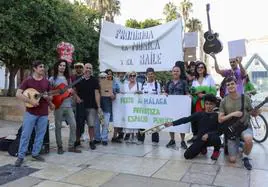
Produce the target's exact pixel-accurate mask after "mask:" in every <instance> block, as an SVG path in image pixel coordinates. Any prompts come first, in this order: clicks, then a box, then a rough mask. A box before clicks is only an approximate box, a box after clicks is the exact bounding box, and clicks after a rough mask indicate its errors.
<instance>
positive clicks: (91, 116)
mask: <svg viewBox="0 0 268 187" xmlns="http://www.w3.org/2000/svg"><path fill="white" fill-rule="evenodd" d="M85 110H86V111H85V112H86V121H87V126H88V127H95V123H96V118H97V110H96V109H95V108H86V109H85Z"/></svg>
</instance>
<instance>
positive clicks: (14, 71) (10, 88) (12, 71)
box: [7, 67, 19, 96]
mask: <svg viewBox="0 0 268 187" xmlns="http://www.w3.org/2000/svg"><path fill="white" fill-rule="evenodd" d="M7 68H8V70H9V85H8V91H7V96H15V76H16V74H17V72H18V70H19V69H18V68H14V67H7Z"/></svg>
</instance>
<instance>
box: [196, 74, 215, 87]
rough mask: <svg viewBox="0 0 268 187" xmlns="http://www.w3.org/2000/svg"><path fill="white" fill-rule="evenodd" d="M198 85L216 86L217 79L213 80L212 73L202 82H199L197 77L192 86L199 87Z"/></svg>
mask: <svg viewBox="0 0 268 187" xmlns="http://www.w3.org/2000/svg"><path fill="white" fill-rule="evenodd" d="M198 86H208V87H210V86H215V81H214V80H213V78H212V76H211V75H207V76H206V77H205V78H204V79H203V81H202V83H201V84H199V82H198V80H197V79H195V80H194V81H193V83H192V87H198Z"/></svg>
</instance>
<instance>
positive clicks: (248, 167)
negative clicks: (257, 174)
mask: <svg viewBox="0 0 268 187" xmlns="http://www.w3.org/2000/svg"><path fill="white" fill-rule="evenodd" d="M242 160H243V161H244V166H245V168H247V170H252V165H251V164H250V162H249V159H248V157H244V158H243V159H242Z"/></svg>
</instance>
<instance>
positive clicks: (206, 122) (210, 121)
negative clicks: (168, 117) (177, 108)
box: [172, 112, 220, 137]
mask: <svg viewBox="0 0 268 187" xmlns="http://www.w3.org/2000/svg"><path fill="white" fill-rule="evenodd" d="M188 122H195V123H194V124H195V125H197V126H198V132H197V136H198V137H201V136H203V135H204V134H206V133H208V134H218V135H219V134H220V133H219V125H220V124H219V122H218V113H216V112H211V113H209V112H195V113H194V114H192V115H191V116H188V117H184V118H180V119H178V120H176V121H173V122H172V123H173V124H174V126H176V125H181V124H184V123H188Z"/></svg>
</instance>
